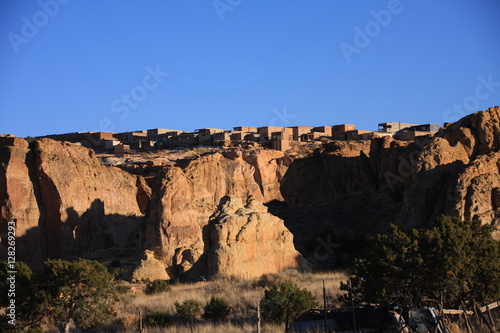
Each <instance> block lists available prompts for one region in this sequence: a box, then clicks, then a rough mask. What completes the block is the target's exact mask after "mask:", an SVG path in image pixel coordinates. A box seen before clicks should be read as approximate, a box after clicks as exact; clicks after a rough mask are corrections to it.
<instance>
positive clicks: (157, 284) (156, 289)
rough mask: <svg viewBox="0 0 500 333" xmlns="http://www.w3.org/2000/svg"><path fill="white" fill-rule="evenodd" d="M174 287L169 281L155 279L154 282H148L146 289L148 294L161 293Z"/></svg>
mask: <svg viewBox="0 0 500 333" xmlns="http://www.w3.org/2000/svg"><path fill="white" fill-rule="evenodd" d="M170 289H172V288H171V287H170V285H169V284H168V282H167V281H165V280H154V281H153V282H147V283H146V290H145V291H144V292H145V293H146V294H147V295H153V294H161V293H165V292H167V291H170Z"/></svg>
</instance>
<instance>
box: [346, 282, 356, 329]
mask: <svg viewBox="0 0 500 333" xmlns="http://www.w3.org/2000/svg"><path fill="white" fill-rule="evenodd" d="M347 281H348V283H349V295H350V298H351V309H352V324H353V326H354V333H358V330H357V329H356V314H355V313H354V297H353V295H352V283H351V279H349V280H347Z"/></svg>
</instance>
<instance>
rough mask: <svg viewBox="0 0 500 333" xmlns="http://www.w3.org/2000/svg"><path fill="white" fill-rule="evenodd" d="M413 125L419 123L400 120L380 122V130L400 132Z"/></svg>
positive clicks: (393, 132) (391, 132)
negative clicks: (401, 121)
mask: <svg viewBox="0 0 500 333" xmlns="http://www.w3.org/2000/svg"><path fill="white" fill-rule="evenodd" d="M411 126H417V124H408V123H400V122H390V123H380V124H378V131H379V132H383V133H390V134H396V132H399V131H401V130H403V129H405V128H410V127H411Z"/></svg>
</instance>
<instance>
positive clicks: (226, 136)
mask: <svg viewBox="0 0 500 333" xmlns="http://www.w3.org/2000/svg"><path fill="white" fill-rule="evenodd" d="M230 140H231V131H225V132H219V133H214V134H213V141H230Z"/></svg>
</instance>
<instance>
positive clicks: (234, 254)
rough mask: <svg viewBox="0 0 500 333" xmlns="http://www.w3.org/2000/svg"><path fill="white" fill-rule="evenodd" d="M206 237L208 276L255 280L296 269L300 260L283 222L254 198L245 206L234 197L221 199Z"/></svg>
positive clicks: (291, 237) (291, 236)
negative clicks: (265, 275)
mask: <svg viewBox="0 0 500 333" xmlns="http://www.w3.org/2000/svg"><path fill="white" fill-rule="evenodd" d="M205 235H206V236H205V246H206V249H207V250H206V251H207V252H206V255H207V263H208V270H207V272H208V275H209V276H214V275H223V276H236V277H241V278H252V277H258V276H261V275H263V274H268V273H278V272H281V271H283V270H286V269H297V268H299V263H300V262H301V260H302V259H301V256H300V253H299V252H297V251H296V250H295V247H294V245H293V235H292V233H291V232H290V231H288V229H287V228H286V227H285V225H284V223H283V220H281V219H280V218H278V217H276V216H274V215H272V214H270V213H268V211H267V208H266V207H265V206H264V205H263V204H262V202H261V201H259V200H258V199H256V198H255V197H253V196H250V197H249V198H248V200H247V202H246V204H243V202H242V200H241V199H240V198H239V197H236V196H226V197H224V198H222V199H221V203H220V205H219V207H218V209H217V211H216V212H215V213H214V215H213V216H212V217H211V219H210V222H209V224H208V226H207V227H206V231H205Z"/></svg>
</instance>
